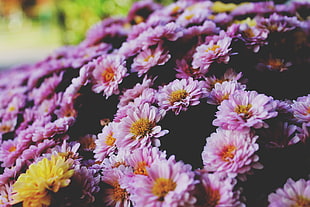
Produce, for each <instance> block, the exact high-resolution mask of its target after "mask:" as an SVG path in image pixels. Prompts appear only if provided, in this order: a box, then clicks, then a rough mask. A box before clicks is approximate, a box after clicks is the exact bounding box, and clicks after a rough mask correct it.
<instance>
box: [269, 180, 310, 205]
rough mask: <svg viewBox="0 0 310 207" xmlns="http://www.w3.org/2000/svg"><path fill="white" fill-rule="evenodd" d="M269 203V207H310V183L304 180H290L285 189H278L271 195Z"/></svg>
mask: <svg viewBox="0 0 310 207" xmlns="http://www.w3.org/2000/svg"><path fill="white" fill-rule="evenodd" d="M268 201H269V205H268V207H280V206H296V207H297V206H300V207H306V206H310V181H309V180H304V179H300V180H297V181H294V180H292V179H291V178H289V179H288V180H287V181H286V183H285V184H284V187H283V188H278V189H277V190H276V192H275V193H271V194H269V196H268Z"/></svg>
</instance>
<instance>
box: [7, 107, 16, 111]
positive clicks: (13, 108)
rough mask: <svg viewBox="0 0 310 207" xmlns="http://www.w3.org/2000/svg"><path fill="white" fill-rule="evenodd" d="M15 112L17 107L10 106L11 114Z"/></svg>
mask: <svg viewBox="0 0 310 207" xmlns="http://www.w3.org/2000/svg"><path fill="white" fill-rule="evenodd" d="M15 110H16V108H15V106H10V107H9V108H8V111H9V112H13V111H15Z"/></svg>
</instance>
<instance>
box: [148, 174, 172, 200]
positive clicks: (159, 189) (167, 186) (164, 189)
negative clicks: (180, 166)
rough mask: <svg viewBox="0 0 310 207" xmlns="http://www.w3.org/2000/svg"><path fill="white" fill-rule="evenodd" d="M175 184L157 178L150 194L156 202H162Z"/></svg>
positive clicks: (166, 179)
mask: <svg viewBox="0 0 310 207" xmlns="http://www.w3.org/2000/svg"><path fill="white" fill-rule="evenodd" d="M176 186H177V184H176V183H175V182H174V181H173V180H171V179H168V178H157V179H156V180H155V182H154V185H153V187H152V193H153V194H154V195H155V196H157V197H158V200H160V201H163V200H164V198H165V196H166V195H167V194H168V193H169V191H173V190H174V189H175V188H176Z"/></svg>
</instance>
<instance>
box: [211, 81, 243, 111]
mask: <svg viewBox="0 0 310 207" xmlns="http://www.w3.org/2000/svg"><path fill="white" fill-rule="evenodd" d="M245 87H246V86H245V85H242V84H240V83H238V82H237V81H224V82H223V83H215V85H214V88H213V89H212V90H211V92H210V93H209V94H208V95H207V103H209V104H214V105H219V104H221V102H222V101H224V100H227V99H228V98H229V96H230V94H233V93H234V92H235V91H236V90H245Z"/></svg>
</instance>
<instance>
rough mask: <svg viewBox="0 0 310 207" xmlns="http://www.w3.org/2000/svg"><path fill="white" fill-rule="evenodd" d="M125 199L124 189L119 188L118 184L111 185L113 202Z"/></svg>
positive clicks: (125, 192) (126, 194)
mask: <svg viewBox="0 0 310 207" xmlns="http://www.w3.org/2000/svg"><path fill="white" fill-rule="evenodd" d="M127 197H128V193H127V191H126V190H125V189H123V188H121V187H120V185H119V184H118V183H117V184H114V185H113V199H114V200H115V201H122V200H125V199H126V198H127Z"/></svg>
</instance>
